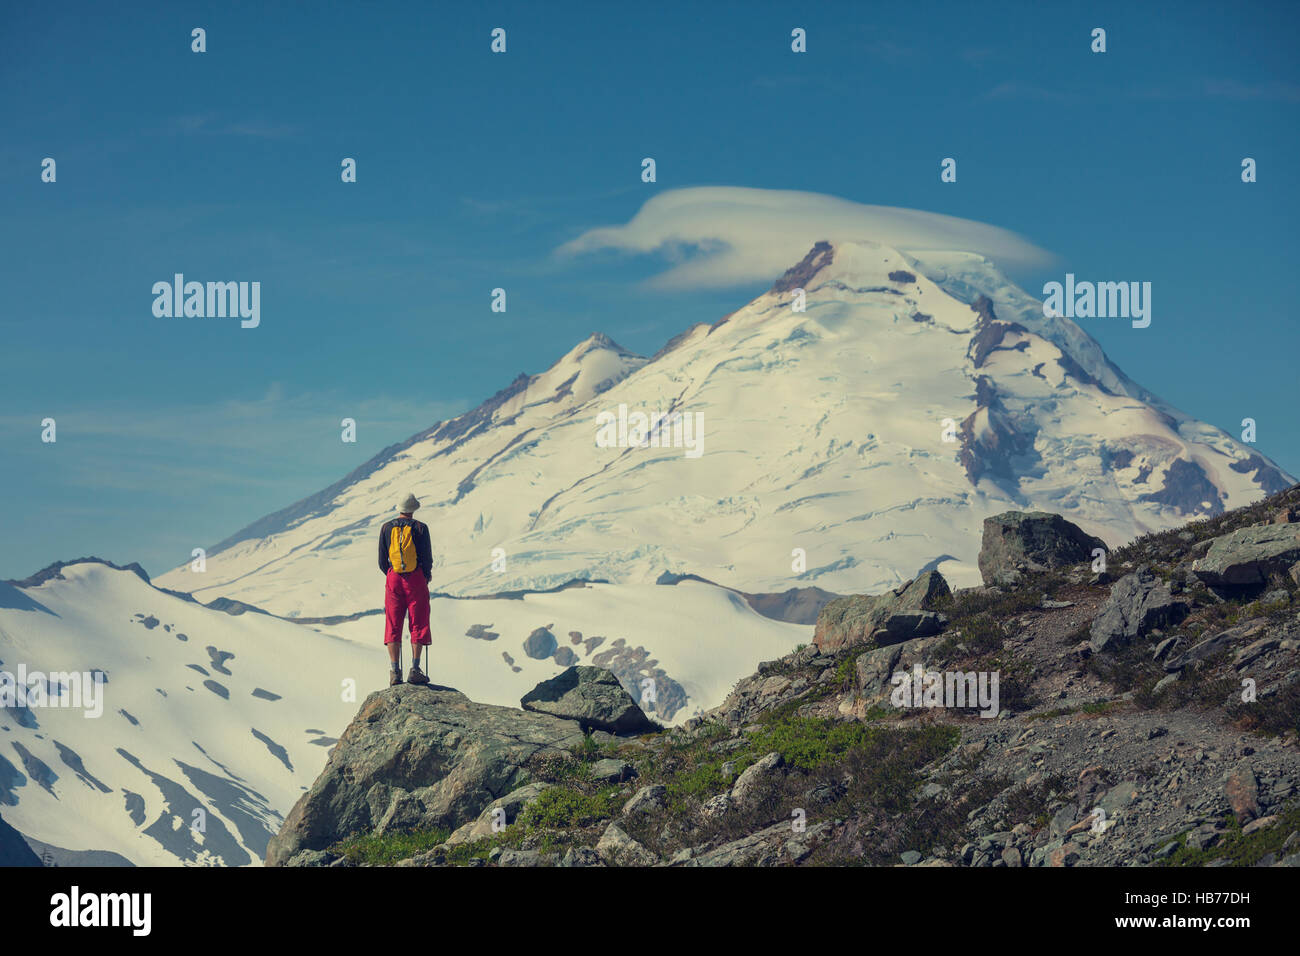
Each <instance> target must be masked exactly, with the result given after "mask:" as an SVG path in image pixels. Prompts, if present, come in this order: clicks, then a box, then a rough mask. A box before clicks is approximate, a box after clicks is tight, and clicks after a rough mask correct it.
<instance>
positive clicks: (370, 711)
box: [266, 684, 584, 866]
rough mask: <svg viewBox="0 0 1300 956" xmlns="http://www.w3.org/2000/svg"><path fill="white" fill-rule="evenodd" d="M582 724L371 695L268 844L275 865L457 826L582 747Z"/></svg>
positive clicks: (398, 691)
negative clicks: (310, 853)
mask: <svg viewBox="0 0 1300 956" xmlns="http://www.w3.org/2000/svg"><path fill="white" fill-rule="evenodd" d="M583 736H584V735H583V732H582V728H581V727H580V726H579V725H578V723H577V722H576V721H572V720H563V719H561V718H559V717H552V716H550V715H548V714H540V713H531V712H528V711H518V710H515V709H513V708H509V707H496V706H493V705H491V704H479V703H476V702H474V701H472V700H470V699H469V698H468V697H466V696H465V695H464V694H462V693H460V692H459V691H457V690H453V689H451V688H449V687H436V686H433V685H429V686H419V685H412V684H399V685H398V686H396V687H390V688H388V689H386V690H383V691H378V692H376V693H374V694H371V695H370V696H369V697H368V698H366V701H365V703H364V704H363V705H362V706H361V710H360V711H359V712H358V714H357V716H356V717H355V718H354V719H353V721H352V723H351V724H350V725H349V726H348V728H347V730H345V731H344V732H343V736H341V737H340V738H339V742H338V744H337V745H336V746H335V747H334V749H333V750H332V751H331V752H330V757H329V761H328V762H327V763H326V765H325V769H324V771H322V773H321V775H320V776H319V777H318V778H317V779H316V782H315V783H314V784H313V785H312V787H311V789H310V790H309V791H307V793H305V794H303V795H302V797H301V798H299V800H298V802H297V803H296V804H295V805H294V807H293V809H292V810H291V811H290V812H289V816H288V817H287V818H286V819H285V823H284V826H283V827H282V828H281V830H280V832H279V833H278V834H276V836H275V837H273V838H272V840H271V842H270V844H269V845H268V846H267V851H266V862H267V865H269V866H275V865H279V864H283V863H286V862H288V861H289V859H290V858H292V857H293V856H295V855H296V854H298V853H300V852H302V851H304V850H323V849H325V848H326V847H328V846H331V845H332V844H334V843H336V842H338V841H339V840H341V839H343V838H345V837H347V836H349V835H352V834H356V833H371V832H379V833H384V832H388V831H390V830H393V831H400V830H414V829H420V828H435V827H441V828H446V829H449V830H450V829H455V828H457V827H459V826H460V825H461V824H462V823H464V822H466V821H467V820H473V819H475V818H476V817H478V815H479V813H480V811H481V810H482V809H483V808H484V806H485V805H487V804H490V803H491V802H492V801H493V800H496V799H497V798H498V797H502V796H505V795H506V794H509V793H510V792H512V791H514V790H516V789H518V787H519V786H520V785H521V784H522V783H524V782H525V781H524V776H525V771H524V769H523V765H524V764H525V762H527V761H528V760H529V759H530V758H532V757H535V756H537V755H539V754H547V753H551V754H561V753H564V752H567V751H569V750H570V749H571V748H573V747H575V746H577V745H578V744H580V743H581V742H582V740H583Z"/></svg>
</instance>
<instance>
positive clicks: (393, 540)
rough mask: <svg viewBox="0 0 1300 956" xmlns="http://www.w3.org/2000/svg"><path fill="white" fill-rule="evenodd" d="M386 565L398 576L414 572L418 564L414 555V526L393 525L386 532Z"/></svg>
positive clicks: (417, 559) (418, 560)
mask: <svg viewBox="0 0 1300 956" xmlns="http://www.w3.org/2000/svg"><path fill="white" fill-rule="evenodd" d="M388 563H389V565H391V566H392V569H393V570H394V571H396V572H397V573H398V574H405V573H406V572H408V571H414V570H415V569H416V567H417V566H418V565H419V563H420V559H419V557H418V556H417V555H416V553H415V526H414V525H410V524H395V525H393V527H392V528H390V529H389V531H388Z"/></svg>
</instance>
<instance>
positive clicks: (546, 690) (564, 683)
mask: <svg viewBox="0 0 1300 956" xmlns="http://www.w3.org/2000/svg"><path fill="white" fill-rule="evenodd" d="M520 705H521V706H522V707H523V708H524V710H528V711H533V712H534V713H539V714H550V715H552V716H554V717H563V718H565V719H567V720H576V721H577V722H578V723H579V724H580V725H581V726H582V728H583V729H584V730H603V731H606V732H608V733H611V734H648V733H653V732H654V731H655V730H658V729H659V728H658V726H657V725H656V724H655V723H653V722H652V721H651V720H650V718H648V717H647V716H646V715H645V713H644V712H643V711H642V710H641V708H640V707H638V706H637V703H636V701H634V700H633V699H632V697H631V695H630V694H628V692H627V691H626V690H624V689H623V685H622V684H620V683H619V681H618V678H617V677H615V676H614V675H613V674H611V673H610V672H609V671H607V670H605V669H604V668H602V667H584V666H575V667H570V668H569V669H568V670H566V671H564V672H563V673H561V674H559V675H558V676H556V677H553V678H551V679H550V680H546V681H542V682H541V683H540V684H538V685H537V686H536V687H534V688H533V689H532V690H530V691H529V692H528V693H527V694H525V695H524V697H523V699H522V700H521V701H520Z"/></svg>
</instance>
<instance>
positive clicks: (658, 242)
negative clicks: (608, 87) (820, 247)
mask: <svg viewBox="0 0 1300 956" xmlns="http://www.w3.org/2000/svg"><path fill="white" fill-rule="evenodd" d="M839 238H845V239H870V240H873V241H876V242H880V243H883V244H885V245H889V246H893V247H895V248H898V249H902V250H913V251H923V250H938V249H943V250H953V251H963V252H976V253H980V254H982V255H987V256H988V257H989V258H991V259H993V260H995V261H996V262H998V263H999V264H1000V265H1003V266H1006V267H1012V268H1015V267H1039V266H1042V265H1044V264H1046V263H1048V262H1050V261H1051V259H1052V256H1051V254H1050V253H1048V252H1046V251H1045V250H1043V249H1040V248H1039V247H1037V246H1035V245H1034V244H1032V243H1031V242H1029V241H1028V240H1026V239H1023V238H1021V237H1020V236H1018V235H1016V234H1015V233H1013V232H1010V231H1008V230H1006V229H999V228H998V227H996V226H990V225H986V224H984V223H981V222H974V221H972V220H970V219H959V218H957V217H955V216H944V215H940V214H939V213H932V212H922V211H920V210H917V209H900V208H897V207H894V206H869V205H865V204H863V203H857V202H853V201H851V200H848V199H841V198H839V197H837V196H827V195H823V194H821V193H809V192H797V191H794V190H776V189H750V188H744V187H735V186H700V187H694V188H689V189H675V190H671V191H669V192H665V193H661V194H659V195H658V196H655V197H654V198H653V199H651V200H649V201H648V202H646V203H645V205H643V206H642V207H641V209H640V210H639V211H638V212H637V214H636V215H635V216H633V217H632V219H631V220H629V221H628V222H627V223H625V224H623V225H617V226H604V227H601V228H598V229H591V230H589V231H587V232H584V233H583V234H582V235H580V236H578V237H577V238H576V239H573V240H571V241H570V242H567V243H565V244H564V245H562V246H561V247H560V248H559V249H557V250H556V253H557V255H558V256H561V257H571V256H577V255H582V254H588V253H595V252H600V251H610V250H612V251H617V252H624V253H633V254H651V255H657V256H660V257H662V258H664V259H667V260H668V262H669V263H671V268H670V269H669V270H668V271H667V272H664V273H661V274H660V275H658V276H656V277H655V278H653V279H652V280H650V282H649V285H650V286H651V287H654V288H659V289H672V290H676V289H695V288H725V287H728V286H735V285H743V284H747V283H751V282H755V281H760V280H763V279H770V278H772V277H774V276H777V275H780V273H781V272H782V271H783V270H785V269H786V268H788V267H789V266H791V265H792V264H794V263H795V262H797V261H798V260H799V259H800V258H801V257H802V256H803V255H804V253H806V252H807V251H808V249H809V248H810V247H811V246H812V244H813V243H814V242H817V241H818V240H821V239H839Z"/></svg>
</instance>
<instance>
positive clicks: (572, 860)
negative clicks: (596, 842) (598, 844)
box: [560, 846, 604, 867]
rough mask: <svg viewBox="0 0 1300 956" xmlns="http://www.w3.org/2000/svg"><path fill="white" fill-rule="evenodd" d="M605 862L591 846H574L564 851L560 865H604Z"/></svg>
mask: <svg viewBox="0 0 1300 956" xmlns="http://www.w3.org/2000/svg"><path fill="white" fill-rule="evenodd" d="M603 865H604V863H603V861H602V860H601V858H600V854H599V853H597V852H596V851H595V850H593V849H592V848H591V847H589V846H574V847H569V849H567V850H565V851H564V857H563V858H562V859H561V860H560V866H564V867H576V866H603Z"/></svg>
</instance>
